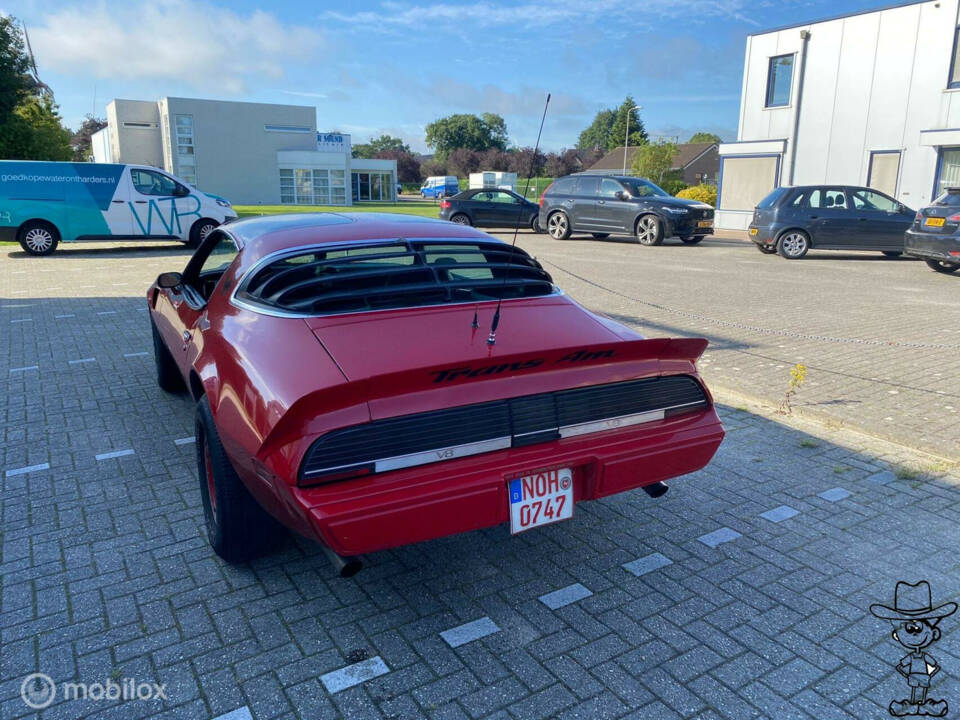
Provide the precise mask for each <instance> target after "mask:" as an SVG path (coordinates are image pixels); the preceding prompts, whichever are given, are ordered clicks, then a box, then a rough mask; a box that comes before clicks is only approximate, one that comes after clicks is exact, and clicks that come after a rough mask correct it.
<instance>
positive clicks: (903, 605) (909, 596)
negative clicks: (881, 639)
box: [870, 580, 957, 620]
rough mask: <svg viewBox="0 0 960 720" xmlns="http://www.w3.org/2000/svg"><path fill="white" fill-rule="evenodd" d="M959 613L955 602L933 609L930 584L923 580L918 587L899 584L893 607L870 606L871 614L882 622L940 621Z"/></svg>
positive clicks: (904, 583) (877, 604)
mask: <svg viewBox="0 0 960 720" xmlns="http://www.w3.org/2000/svg"><path fill="white" fill-rule="evenodd" d="M956 611H957V604H956V603H955V602H948V603H944V604H943V605H940V606H938V607H933V602H932V600H931V598H930V583H928V582H927V581H926V580H921V581H920V582H918V583H917V584H916V585H913V584H911V583H906V582H898V583H897V588H896V590H895V592H894V597H893V607H887V606H886V605H880V604H879V603H876V604H873V605H871V606H870V612H871V613H872V614H873V615H874V616H875V617H878V618H880V619H882V620H934V619H935V620H939V619H940V618H945V617H947V616H948V615H953V613H955V612H956Z"/></svg>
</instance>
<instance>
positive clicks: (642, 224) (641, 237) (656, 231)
mask: <svg viewBox="0 0 960 720" xmlns="http://www.w3.org/2000/svg"><path fill="white" fill-rule="evenodd" d="M636 235H637V242H639V243H640V244H641V245H660V244H661V243H662V242H663V224H662V223H661V222H660V219H659V218H658V217H657V216H656V215H644V216H643V217H641V218H640V219H639V220H637V227H636Z"/></svg>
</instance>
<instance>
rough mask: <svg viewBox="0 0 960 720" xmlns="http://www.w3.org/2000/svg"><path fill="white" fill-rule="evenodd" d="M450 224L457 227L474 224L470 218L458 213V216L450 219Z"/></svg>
mask: <svg viewBox="0 0 960 720" xmlns="http://www.w3.org/2000/svg"><path fill="white" fill-rule="evenodd" d="M450 222H452V223H454V224H456V225H472V224H473V223H471V222H470V218H469V217H467V216H466V215H464V214H463V213H457V214H456V215H454V216H453V217H452V218H450Z"/></svg>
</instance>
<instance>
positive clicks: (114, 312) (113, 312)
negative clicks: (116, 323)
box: [97, 310, 117, 315]
mask: <svg viewBox="0 0 960 720" xmlns="http://www.w3.org/2000/svg"><path fill="white" fill-rule="evenodd" d="M116 314H117V311H116V310H101V311H100V312H98V313H97V315H116Z"/></svg>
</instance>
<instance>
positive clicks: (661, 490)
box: [643, 482, 670, 498]
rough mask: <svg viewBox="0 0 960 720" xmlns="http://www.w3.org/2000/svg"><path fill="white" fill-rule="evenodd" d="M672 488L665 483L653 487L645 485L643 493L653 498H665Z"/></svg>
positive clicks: (656, 483) (657, 483)
mask: <svg viewBox="0 0 960 720" xmlns="http://www.w3.org/2000/svg"><path fill="white" fill-rule="evenodd" d="M669 489H670V488H669V487H667V484H666V483H664V482H655V483H653V484H651V485H644V486H643V491H644V492H645V493H646V494H647V495H649V496H650V497H652V498H658V497H663V496H664V495H666V494H667V490H669Z"/></svg>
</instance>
